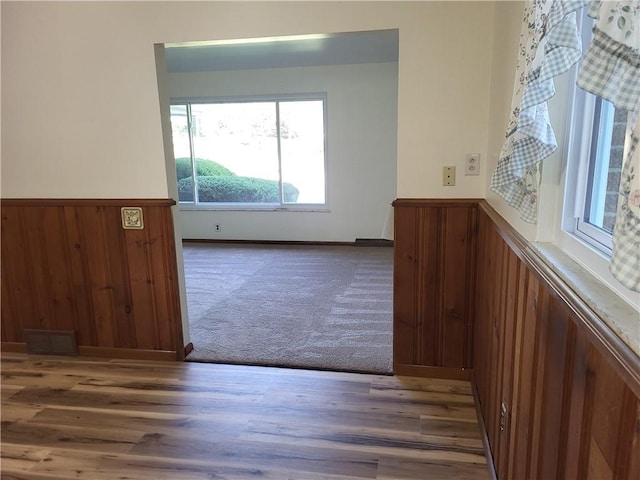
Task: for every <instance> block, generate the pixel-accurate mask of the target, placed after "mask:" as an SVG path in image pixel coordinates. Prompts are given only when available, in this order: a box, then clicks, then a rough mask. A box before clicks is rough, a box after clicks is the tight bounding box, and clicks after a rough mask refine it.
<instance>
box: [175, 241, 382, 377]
mask: <svg viewBox="0 0 640 480" xmlns="http://www.w3.org/2000/svg"><path fill="white" fill-rule="evenodd" d="M184 262H185V274H186V282H187V303H188V309H189V321H190V333H191V342H192V343H193V345H194V350H193V352H192V353H191V354H190V355H189V356H188V357H187V360H190V361H199V362H215V363H238V364H247V365H272V366H283V367H298V368H312V369H327V370H344V371H354V372H371V373H391V371H392V287H393V275H392V269H393V249H392V248H385V247H349V246H344V247H343V246H319V247H315V246H314V247H309V246H298V245H295V246H280V245H278V246H275V245H273V246H272V245H267V246H262V245H259V246H256V245H250V246H249V245H238V244H194V243H185V244H184Z"/></svg>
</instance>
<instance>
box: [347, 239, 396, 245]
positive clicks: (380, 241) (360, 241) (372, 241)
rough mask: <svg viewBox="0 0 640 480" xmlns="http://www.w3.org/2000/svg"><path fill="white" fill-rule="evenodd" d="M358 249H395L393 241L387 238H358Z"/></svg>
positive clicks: (356, 243)
mask: <svg viewBox="0 0 640 480" xmlns="http://www.w3.org/2000/svg"><path fill="white" fill-rule="evenodd" d="M355 245H356V247H393V240H388V239H386V238H356V242H355Z"/></svg>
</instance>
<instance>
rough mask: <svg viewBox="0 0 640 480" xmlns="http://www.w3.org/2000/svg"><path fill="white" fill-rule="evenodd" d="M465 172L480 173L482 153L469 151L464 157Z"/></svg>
mask: <svg viewBox="0 0 640 480" xmlns="http://www.w3.org/2000/svg"><path fill="white" fill-rule="evenodd" d="M464 174H465V175H480V154H479V153H467V154H466V155H465V158H464Z"/></svg>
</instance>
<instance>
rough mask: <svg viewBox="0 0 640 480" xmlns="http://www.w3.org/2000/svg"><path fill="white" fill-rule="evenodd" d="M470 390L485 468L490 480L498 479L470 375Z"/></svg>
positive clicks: (473, 381)
mask: <svg viewBox="0 0 640 480" xmlns="http://www.w3.org/2000/svg"><path fill="white" fill-rule="evenodd" d="M471 391H472V393H473V403H474V405H475V407H476V416H477V417H478V426H479V427H480V437H482V446H483V447H484V456H485V458H486V459H487V470H488V471H489V478H490V479H491V480H498V474H497V473H496V467H495V465H494V464H493V453H492V452H491V444H490V443H489V435H488V434H487V426H486V425H485V424H484V417H483V416H482V409H481V408H480V396H479V395H478V388H477V386H476V382H475V379H474V378H473V375H471Z"/></svg>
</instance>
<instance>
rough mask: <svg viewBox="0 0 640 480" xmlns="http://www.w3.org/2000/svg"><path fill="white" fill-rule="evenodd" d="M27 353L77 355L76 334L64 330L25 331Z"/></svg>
mask: <svg viewBox="0 0 640 480" xmlns="http://www.w3.org/2000/svg"><path fill="white" fill-rule="evenodd" d="M24 334H25V337H26V339H27V353H32V354H38V355H78V343H77V342H76V332H74V331H66V330H25V331H24Z"/></svg>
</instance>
